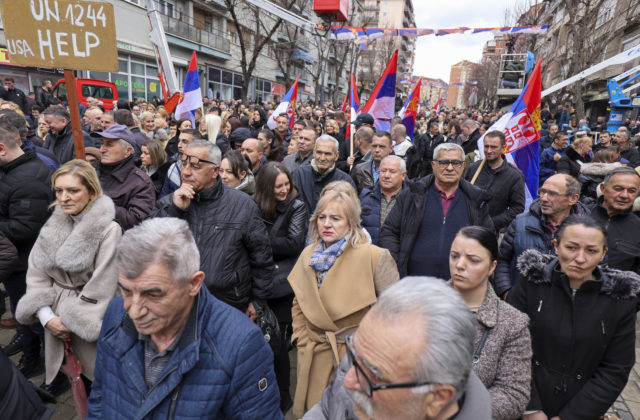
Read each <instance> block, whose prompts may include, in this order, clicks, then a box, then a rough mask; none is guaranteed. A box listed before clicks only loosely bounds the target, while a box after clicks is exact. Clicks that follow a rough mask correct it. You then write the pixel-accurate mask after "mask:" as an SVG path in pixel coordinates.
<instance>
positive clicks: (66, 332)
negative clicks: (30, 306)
mask: <svg viewBox="0 0 640 420" xmlns="http://www.w3.org/2000/svg"><path fill="white" fill-rule="evenodd" d="M45 328H46V329H48V330H49V331H51V334H53V336H54V337H56V338H59V339H60V340H67V339H68V338H69V337H71V330H70V329H69V328H67V326H66V325H64V323H63V322H62V320H61V319H60V317H55V318H52V319H51V320H50V321H49V322H47V325H45Z"/></svg>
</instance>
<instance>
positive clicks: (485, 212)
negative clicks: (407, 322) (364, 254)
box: [379, 175, 494, 278]
mask: <svg viewBox="0 0 640 420" xmlns="http://www.w3.org/2000/svg"><path fill="white" fill-rule="evenodd" d="M434 180H435V177H434V176H433V175H429V176H425V177H424V178H419V179H416V180H413V181H412V182H410V183H409V187H408V188H406V189H404V190H403V191H402V192H400V194H399V195H398V198H397V199H396V200H397V201H396V204H395V206H393V209H391V212H390V213H389V215H388V216H387V219H386V220H385V221H384V225H383V226H382V228H381V229H380V239H379V246H380V247H382V248H387V249H388V250H389V251H390V252H391V255H392V256H393V259H394V260H395V261H396V264H398V271H399V272H400V278H402V277H404V276H406V275H407V271H408V263H409V257H410V256H411V252H412V250H413V246H414V244H415V243H416V239H417V237H418V232H419V231H420V225H421V224H422V217H423V215H424V208H425V206H426V205H427V195H428V194H427V193H428V191H429V188H430V187H431V185H432V184H433V183H434ZM459 191H460V192H462V193H463V194H464V195H465V198H466V200H467V207H468V215H469V221H470V225H478V226H484V227H486V228H488V229H490V230H494V226H493V222H492V221H491V217H490V216H489V206H488V200H489V199H490V197H489V196H488V194H487V193H485V192H484V191H483V190H481V189H480V188H478V187H476V186H474V185H472V184H471V183H469V182H467V181H465V180H464V179H461V180H460V187H459Z"/></svg>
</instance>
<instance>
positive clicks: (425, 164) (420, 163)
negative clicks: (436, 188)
mask: <svg viewBox="0 0 640 420" xmlns="http://www.w3.org/2000/svg"><path fill="white" fill-rule="evenodd" d="M444 142H445V139H444V137H443V136H442V135H440V134H438V135H437V136H432V135H431V134H429V133H428V132H427V133H424V134H420V135H419V136H416V137H415V139H414V140H413V147H410V148H409V149H407V152H406V154H405V157H406V160H407V176H408V177H409V178H420V177H422V176H426V175H429V174H431V173H433V170H432V169H431V162H432V161H433V152H434V150H435V149H436V147H437V146H438V145H439V144H441V143H444Z"/></svg>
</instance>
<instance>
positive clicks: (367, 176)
mask: <svg viewBox="0 0 640 420" xmlns="http://www.w3.org/2000/svg"><path fill="white" fill-rule="evenodd" d="M372 164H373V162H372V161H371V160H367V161H364V162H362V163H360V164H358V165H357V166H354V167H353V170H352V171H351V178H352V179H353V182H354V183H355V184H356V187H357V191H358V194H360V193H361V192H362V190H364V189H365V188H372V187H373V170H372V168H371V165H372Z"/></svg>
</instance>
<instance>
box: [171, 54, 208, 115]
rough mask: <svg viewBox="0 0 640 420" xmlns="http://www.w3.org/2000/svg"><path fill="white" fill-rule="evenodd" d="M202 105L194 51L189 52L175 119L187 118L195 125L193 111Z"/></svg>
mask: <svg viewBox="0 0 640 420" xmlns="http://www.w3.org/2000/svg"><path fill="white" fill-rule="evenodd" d="M201 107H202V92H201V91H200V78H199V77H198V60H197V59H196V52H195V51H194V52H193V53H192V54H191V61H190V62H189V69H187V76H186V77H185V78H184V87H183V89H182V94H180V100H179V101H178V105H177V106H176V111H175V115H176V120H179V119H181V118H189V119H190V120H191V124H193V126H194V127H195V111H196V109H200V108H201Z"/></svg>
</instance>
